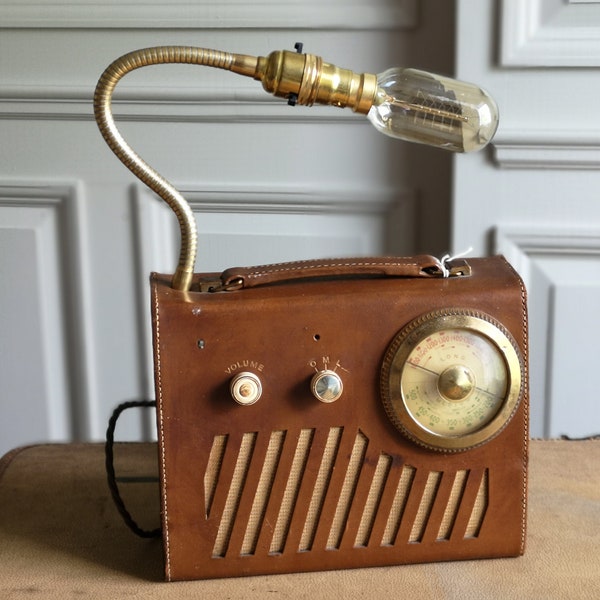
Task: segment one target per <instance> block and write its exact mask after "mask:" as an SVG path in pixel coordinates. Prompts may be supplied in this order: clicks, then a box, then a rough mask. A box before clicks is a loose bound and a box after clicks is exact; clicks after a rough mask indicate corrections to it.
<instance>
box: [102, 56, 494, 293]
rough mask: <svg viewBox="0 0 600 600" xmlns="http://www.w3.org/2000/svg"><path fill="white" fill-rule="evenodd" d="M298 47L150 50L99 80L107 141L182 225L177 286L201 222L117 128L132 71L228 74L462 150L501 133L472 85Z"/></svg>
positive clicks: (185, 281) (183, 283)
mask: <svg viewBox="0 0 600 600" xmlns="http://www.w3.org/2000/svg"><path fill="white" fill-rule="evenodd" d="M297 50H298V52H295V53H294V52H290V51H285V50H284V51H275V52H272V53H271V54H269V55H268V56H267V57H254V56H247V55H243V54H232V53H229V52H221V51H219V50H209V49H204V48H195V47H180V46H161V47H155V48H146V49H142V50H136V51H134V52H131V53H129V54H125V55H124V56H122V57H120V58H118V59H117V60H115V61H114V62H113V63H112V64H111V65H109V66H108V68H107V69H106V70H105V71H104V73H103V74H102V76H101V77H100V80H99V81H98V84H97V86H96V92H95V94H94V114H95V117H96V121H97V123H98V127H99V128H100V131H101V133H102V135H103V137H104V139H105V140H106V142H107V144H108V145H109V147H110V148H111V149H112V150H113V152H114V153H115V154H116V156H117V157H118V158H119V160H121V162H123V164H124V165H125V166H126V167H127V168H128V169H129V170H130V171H132V173H133V174H134V175H135V176H136V177H138V178H139V179H140V180H141V181H142V182H143V183H145V184H146V185H147V186H148V187H149V188H150V189H152V190H153V191H154V192H156V193H157V194H158V195H159V196H160V197H161V198H162V199H163V200H164V201H165V202H166V203H167V204H168V205H169V206H170V207H171V209H172V210H173V212H174V213H175V215H176V217H177V220H178V222H179V227H180V231H181V250H180V255H179V263H178V265H177V269H176V271H175V274H174V277H173V283H172V286H173V288H174V289H178V290H188V289H189V288H190V284H191V279H192V275H193V272H194V264H195V261H196V252H197V245H198V235H197V229H196V221H195V219H194V215H193V212H192V210H191V208H190V206H189V204H188V202H187V201H186V200H185V198H184V197H183V196H182V195H181V194H180V193H179V192H178V191H177V190H176V189H175V187H174V186H173V185H172V184H171V183H169V182H168V181H167V180H166V179H165V178H164V177H162V175H160V174H159V173H157V172H156V171H155V170H154V169H153V168H152V167H150V166H149V165H148V164H147V163H146V162H145V161H144V160H143V159H142V158H141V157H140V156H139V155H138V154H137V153H136V152H135V151H134V150H133V149H132V148H131V147H130V146H129V144H128V143H127V142H126V141H125V139H124V138H123V136H122V135H121V133H120V132H119V130H118V128H117V126H116V124H115V120H114V117H113V114H112V95H113V92H114V90H115V87H116V85H117V83H118V82H119V80H120V79H122V78H123V77H124V76H125V75H126V74H127V73H129V72H131V71H134V70H136V69H139V68H141V67H146V66H150V65H158V64H166V63H186V64H194V65H203V66H209V67H215V68H218V69H225V70H227V71H232V72H234V73H238V74H240V75H245V76H247V77H252V78H254V79H256V80H259V81H261V82H262V85H263V88H264V89H265V90H266V91H267V92H270V93H271V94H273V95H275V96H278V97H282V98H287V99H288V102H289V103H290V104H292V105H293V104H301V105H305V106H312V105H313V104H315V103H317V104H329V105H332V106H338V107H340V108H345V107H349V108H351V109H352V110H353V111H354V112H357V113H361V114H364V115H367V117H368V119H369V121H371V123H372V124H373V125H374V126H375V128H376V129H378V130H379V131H381V132H382V133H385V134H386V135H390V136H392V137H397V138H400V139H403V140H407V141H413V142H418V143H424V144H428V145H432V146H436V147H439V148H445V149H448V150H453V151H456V152H468V151H472V150H478V149H480V148H482V147H483V146H485V145H486V144H487V143H488V142H489V141H490V140H491V138H492V137H493V135H494V133H495V131H496V127H497V124H498V113H497V108H496V105H495V103H494V101H493V100H492V99H491V98H490V97H489V96H488V95H487V94H486V92H485V91H483V90H481V89H480V88H478V87H476V86H474V85H471V84H468V83H464V82H460V81H456V80H453V79H449V78H446V77H440V76H438V75H432V74H430V73H426V72H424V71H418V70H415V69H389V70H387V71H385V72H384V73H382V74H380V75H372V74H370V73H362V74H357V73H354V72H353V71H350V70H347V69H340V68H338V67H336V66H335V65H331V64H329V63H326V62H323V60H322V59H321V58H320V57H318V56H315V55H312V54H302V53H301V47H299V45H297Z"/></svg>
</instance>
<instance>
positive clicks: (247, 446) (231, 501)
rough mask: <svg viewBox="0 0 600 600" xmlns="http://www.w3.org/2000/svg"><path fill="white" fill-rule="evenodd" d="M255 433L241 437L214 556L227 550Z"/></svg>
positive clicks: (254, 440)
mask: <svg viewBox="0 0 600 600" xmlns="http://www.w3.org/2000/svg"><path fill="white" fill-rule="evenodd" d="M257 435H258V434H257V433H245V434H244V435H243V437H242V443H241V446H240V452H239V454H238V457H237V461H236V463H235V469H234V471H233V477H232V480H231V486H230V487H229V493H228V494H227V500H226V501H225V508H224V510H223V516H222V517H221V523H220V525H219V530H218V532H217V537H216V539H215V545H214V547H213V556H214V557H223V556H225V553H226V552H227V547H228V545H229V539H230V537H231V531H232V529H233V524H234V523H235V517H236V513H237V510H238V507H239V504H240V498H241V495H242V490H243V489H244V482H245V481H246V475H247V474H248V467H249V465H250V459H251V458H252V449H253V448H254V444H255V442H256V436H257ZM213 447H214V446H213Z"/></svg>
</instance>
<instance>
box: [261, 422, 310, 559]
mask: <svg viewBox="0 0 600 600" xmlns="http://www.w3.org/2000/svg"><path fill="white" fill-rule="evenodd" d="M314 432H315V430H314V429H303V430H302V431H301V432H300V437H299V438H298V444H297V445H296V452H295V453H294V460H293V462H292V468H291V471H290V475H289V477H288V480H287V485H286V488H285V492H284V494H283V499H282V501H281V508H280V510H279V516H278V518H277V524H276V525H275V531H274V532H273V539H272V541H271V548H270V550H269V552H270V553H271V554H273V553H280V552H283V547H284V545H285V540H286V537H287V534H288V531H289V526H290V520H291V518H292V513H293V510H294V507H295V505H296V498H297V496H298V488H299V486H300V483H301V482H302V475H303V474H304V467H305V466H306V459H307V458H308V452H309V450H310V443H311V441H312V438H313V435H314Z"/></svg>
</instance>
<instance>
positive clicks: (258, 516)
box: [241, 431, 285, 555]
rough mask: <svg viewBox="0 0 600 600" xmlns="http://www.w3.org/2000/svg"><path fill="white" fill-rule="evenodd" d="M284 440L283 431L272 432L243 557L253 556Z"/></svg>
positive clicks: (243, 549) (243, 547) (249, 522)
mask: <svg viewBox="0 0 600 600" xmlns="http://www.w3.org/2000/svg"><path fill="white" fill-rule="evenodd" d="M284 440H285V431H274V432H273V433H272V434H271V439H270V440H269V446H268V447H267V453H266V456H265V462H264V463H263V468H262V471H261V474H260V479H259V481H258V487H257V488H256V494H255V496H254V502H253V503H252V510H251V511H250V517H249V519H248V527H247V529H246V534H245V536H244V541H243V542H242V552H241V553H242V554H244V555H247V554H254V551H255V550H256V543H257V541H258V535H259V533H260V528H261V527H262V522H263V518H264V516H265V510H266V508H267V502H268V500H269V492H270V490H271V486H272V485H273V478H274V477H275V470H276V469H277V463H278V462H279V457H280V456H281V449H282V447H283V442H284Z"/></svg>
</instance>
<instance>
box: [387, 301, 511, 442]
mask: <svg viewBox="0 0 600 600" xmlns="http://www.w3.org/2000/svg"><path fill="white" fill-rule="evenodd" d="M521 379H522V378H521V360H520V354H519V351H518V349H517V347H516V344H515V343H514V341H512V338H511V337H510V334H509V333H508V332H507V331H506V330H505V329H504V328H503V327H502V326H501V325H500V324H499V323H497V322H495V321H494V320H493V319H491V318H490V317H487V315H483V314H481V313H473V312H472V311H462V312H461V311H453V312H451V313H450V314H444V313H432V314H430V315H425V316H424V317H421V318H419V319H417V320H416V321H414V322H413V323H411V324H409V325H408V326H407V327H406V328H404V329H403V330H402V331H401V332H400V333H399V334H398V335H397V336H396V338H395V339H394V341H393V342H392V344H391V346H390V348H389V349H388V352H387V354H386V357H385V359H384V363H383V367H382V396H383V401H384V404H385V407H386V410H387V412H388V415H389V416H390V418H391V420H392V422H393V423H394V424H395V425H396V427H398V429H400V431H402V432H403V433H405V434H406V435H408V437H410V438H411V439H413V440H414V441H416V442H417V443H420V444H422V445H425V446H428V447H431V448H435V449H442V450H443V449H446V450H463V449H466V448H469V447H472V446H475V445H479V444H481V443H483V442H485V441H487V440H488V439H490V438H492V437H493V436H494V435H496V434H497V433H498V432H499V431H500V430H501V429H502V428H503V427H504V426H505V425H506V423H507V422H508V421H509V420H510V418H511V416H512V414H513V413H514V411H515V409H516V407H517V404H518V401H519V398H520V393H521Z"/></svg>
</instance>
